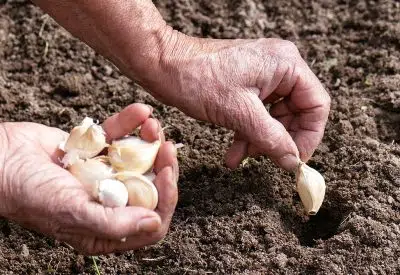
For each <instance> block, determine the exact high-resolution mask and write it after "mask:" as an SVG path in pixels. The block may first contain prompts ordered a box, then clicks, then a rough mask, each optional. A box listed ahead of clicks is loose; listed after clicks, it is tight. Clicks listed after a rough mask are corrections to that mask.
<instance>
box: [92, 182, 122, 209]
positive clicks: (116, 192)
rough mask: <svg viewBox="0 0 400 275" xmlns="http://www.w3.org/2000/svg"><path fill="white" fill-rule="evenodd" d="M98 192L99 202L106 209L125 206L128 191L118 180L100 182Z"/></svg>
mask: <svg viewBox="0 0 400 275" xmlns="http://www.w3.org/2000/svg"><path fill="white" fill-rule="evenodd" d="M98 191H99V194H98V197H99V201H100V202H101V204H102V205H104V206H106V207H120V206H126V204H127V202H128V190H127V188H126V186H125V185H124V184H123V183H122V182H120V181H119V180H115V179H105V180H101V181H100V182H99V189H98Z"/></svg>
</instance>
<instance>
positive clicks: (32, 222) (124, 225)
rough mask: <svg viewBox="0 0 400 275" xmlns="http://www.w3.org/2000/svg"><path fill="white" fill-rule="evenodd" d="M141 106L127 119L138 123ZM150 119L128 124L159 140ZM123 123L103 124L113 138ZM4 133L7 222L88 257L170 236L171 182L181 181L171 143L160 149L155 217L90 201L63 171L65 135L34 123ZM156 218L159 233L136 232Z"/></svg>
mask: <svg viewBox="0 0 400 275" xmlns="http://www.w3.org/2000/svg"><path fill="white" fill-rule="evenodd" d="M138 106H139V107H137V106H136V109H133V110H132V108H130V109H129V108H127V111H126V112H125V115H129V117H132V112H133V111H135V112H136V113H135V112H133V113H135V115H136V116H137V117H139V118H140V115H139V116H138V115H137V112H138V111H139V112H140V111H141V108H142V111H143V107H141V106H143V105H138ZM122 113H123V112H122ZM122 113H121V114H122ZM148 115H149V114H143V115H142V118H143V117H144V118H143V119H142V121H136V122H135V121H132V120H131V122H130V123H131V124H132V123H133V124H135V125H132V126H135V127H134V128H136V127H137V126H138V125H139V124H140V123H143V122H144V123H143V125H142V128H144V130H143V131H142V137H143V136H144V137H146V138H151V136H156V132H157V131H156V128H157V127H158V124H157V122H156V121H155V120H154V119H149V118H148ZM121 119H125V118H124V117H123V116H122V115H119V116H118V115H117V116H114V117H111V118H110V119H108V120H107V121H106V122H105V125H104V127H105V128H106V131H107V130H108V133H109V136H113V135H117V136H119V135H120V134H122V133H119V132H118V131H119V130H120V129H121V125H120V124H119V123H117V122H121V121H120V120H121ZM115 120H117V121H115ZM4 129H5V132H6V134H7V136H8V137H12V139H11V138H8V148H9V150H8V151H7V155H6V156H5V169H4V172H3V173H4V175H5V176H6V177H5V178H6V179H7V185H8V186H11V187H12V188H10V192H9V194H7V198H8V201H7V209H6V213H8V215H6V216H7V217H8V218H10V219H12V220H15V221H17V222H19V223H21V224H23V225H25V226H27V227H29V228H32V229H35V230H37V231H39V232H42V233H45V234H49V235H51V236H54V237H56V238H57V239H59V240H62V241H66V242H68V243H69V244H71V245H72V246H74V247H75V248H76V249H78V250H80V251H82V252H85V253H89V254H98V253H108V252H112V251H117V250H120V251H123V250H128V249H134V248H138V247H142V246H144V245H147V244H150V243H154V242H156V241H157V240H158V239H160V238H161V237H163V235H164V234H165V233H166V231H167V228H168V225H169V222H170V220H171V216H172V213H173V210H174V207H175V205H176V184H175V183H174V182H173V181H174V180H176V178H177V176H176V170H177V167H176V165H177V163H176V158H175V155H174V154H173V151H171V150H174V148H173V146H172V144H170V143H164V144H163V145H162V147H161V148H160V153H159V155H158V157H157V160H156V164H155V170H156V174H157V177H156V180H155V184H156V186H157V189H158V191H159V196H160V202H159V205H158V208H157V209H156V211H157V214H158V215H157V214H155V213H154V212H153V211H150V210H147V209H144V208H139V207H121V208H105V207H103V206H102V205H100V204H98V203H97V202H94V201H92V200H91V198H90V197H89V195H88V194H87V193H86V192H85V190H84V188H83V186H82V185H81V184H80V182H78V181H77V179H76V178H75V177H73V176H72V175H71V174H70V173H69V172H68V171H67V170H65V169H63V168H62V167H61V166H60V162H59V159H60V157H61V152H60V151H59V150H58V145H59V143H60V142H62V141H63V140H65V138H66V137H67V133H65V132H63V131H61V130H59V129H55V128H50V127H46V126H43V125H40V124H34V123H13V124H5V127H4ZM125 129H126V128H125ZM126 130H127V129H126ZM126 130H125V131H126ZM131 130H132V129H131ZM125 134H126V133H125ZM171 147H172V148H171ZM171 167H173V169H171ZM174 167H175V168H174ZM167 168H168V169H167ZM173 170H175V171H173ZM174 172H175V173H174ZM10 198H11V199H10ZM156 216H159V217H160V218H161V221H160V222H161V223H162V224H161V226H157V228H155V230H154V231H155V232H153V233H145V232H144V233H139V232H137V231H138V230H137V223H138V221H139V220H140V219H141V218H143V217H156ZM158 219H159V218H158ZM133 236H135V237H134V238H133ZM124 237H128V241H127V242H125V243H121V241H120V240H121V239H122V238H124Z"/></svg>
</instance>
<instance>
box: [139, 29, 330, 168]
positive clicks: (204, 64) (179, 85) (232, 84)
mask: <svg viewBox="0 0 400 275" xmlns="http://www.w3.org/2000/svg"><path fill="white" fill-rule="evenodd" d="M168 41H169V42H168V45H167V46H166V47H165V48H164V51H163V52H162V54H161V65H160V71H161V72H159V73H158V74H157V76H158V77H157V78H156V80H153V81H152V82H148V83H147V85H144V86H145V87H146V88H147V89H148V90H149V91H151V92H152V94H153V95H154V96H155V97H157V98H158V99H159V100H161V101H162V102H164V103H167V104H170V105H173V106H176V107H177V108H179V109H180V110H182V111H184V112H185V113H186V114H188V115H190V116H192V117H194V118H197V119H201V120H205V121H209V122H212V123H215V124H218V125H221V126H224V127H226V128H228V129H231V130H234V131H235V133H236V134H235V137H234V142H233V144H232V146H231V147H230V149H229V150H228V152H227V154H226V162H227V165H228V166H229V167H231V168H234V167H236V166H238V165H239V164H240V162H241V161H242V159H244V158H245V157H246V156H248V155H250V156H254V155H258V154H266V155H268V156H269V157H270V158H271V159H272V160H273V161H274V162H275V163H277V164H278V165H279V166H281V167H282V168H284V169H286V170H293V169H295V168H296V167H297V165H298V159H299V158H300V159H301V160H302V161H304V162H306V161H307V160H308V159H309V158H310V157H311V156H312V154H313V152H314V150H315V149H316V147H317V146H318V144H319V143H320V141H321V139H322V137H323V133H324V129H325V125H326V122H327V119H328V114H329V109H330V97H329V95H328V93H327V92H326V91H325V89H324V88H323V86H322V84H321V83H320V81H319V80H318V79H317V77H316V76H315V75H314V73H313V72H312V71H311V70H310V68H309V67H308V66H307V64H306V62H305V61H304V60H303V59H302V58H301V56H300V54H299V51H298V50H297V48H296V46H295V45H294V44H293V43H291V42H288V41H284V40H278V39H258V40H210V39H195V38H191V37H187V36H184V35H183V34H179V33H176V32H175V33H172V34H171V36H170V37H169V40H168ZM266 103H269V104H271V106H270V110H269V112H268V111H267V109H266V108H265V106H264V104H266Z"/></svg>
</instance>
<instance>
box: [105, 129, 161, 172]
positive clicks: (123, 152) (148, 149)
mask: <svg viewBox="0 0 400 275" xmlns="http://www.w3.org/2000/svg"><path fill="white" fill-rule="evenodd" d="M160 145H161V140H160V139H158V140H156V141H154V142H147V141H144V140H142V139H140V138H139V137H134V136H129V137H125V138H122V139H120V140H115V141H113V142H112V144H111V146H110V147H109V148H108V157H109V158H110V162H111V165H112V166H113V167H114V169H115V170H117V171H132V172H136V173H140V174H143V173H145V172H147V171H149V170H150V169H151V168H152V166H153V164H154V161H155V159H156V156H157V153H158V149H159V148H160Z"/></svg>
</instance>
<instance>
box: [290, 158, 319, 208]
mask: <svg viewBox="0 0 400 275" xmlns="http://www.w3.org/2000/svg"><path fill="white" fill-rule="evenodd" d="M296 185H297V192H298V193H299V195H300V199H301V202H302V203H303V205H304V208H305V211H306V212H307V214H308V215H315V214H317V212H318V210H319V208H320V207H321V205H322V202H323V200H324V197H325V188H326V186H325V180H324V178H323V177H322V175H321V174H320V173H319V172H318V171H316V170H314V169H313V168H311V167H310V166H308V165H306V164H305V163H303V162H301V163H300V164H299V167H298V169H297V172H296Z"/></svg>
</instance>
